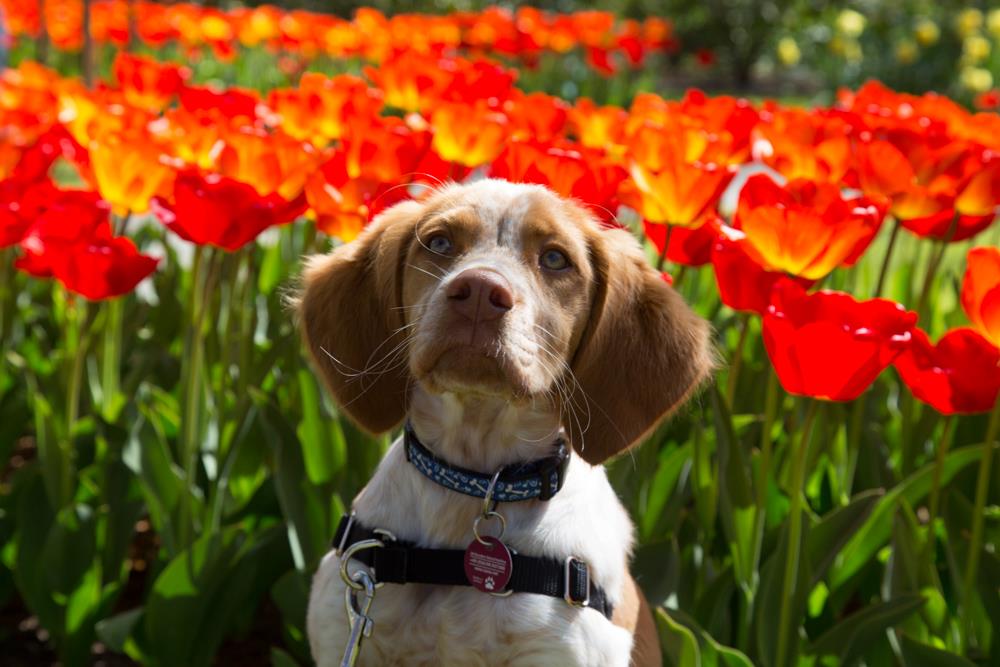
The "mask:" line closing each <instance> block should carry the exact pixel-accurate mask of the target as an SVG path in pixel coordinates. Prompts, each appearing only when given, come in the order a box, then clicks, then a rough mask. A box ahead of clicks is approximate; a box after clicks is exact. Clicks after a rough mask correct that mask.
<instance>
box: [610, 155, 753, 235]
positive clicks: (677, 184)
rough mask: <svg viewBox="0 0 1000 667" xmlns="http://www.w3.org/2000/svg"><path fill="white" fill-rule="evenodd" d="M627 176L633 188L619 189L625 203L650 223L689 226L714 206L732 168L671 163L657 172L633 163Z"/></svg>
mask: <svg viewBox="0 0 1000 667" xmlns="http://www.w3.org/2000/svg"><path fill="white" fill-rule="evenodd" d="M630 173H631V175H632V182H633V184H634V189H629V188H626V189H624V190H623V192H622V200H623V201H624V202H625V203H627V204H628V205H630V206H631V207H632V208H634V209H636V210H637V211H638V212H639V215H641V216H642V217H643V218H645V219H646V220H649V221H650V222H655V223H661V224H668V225H678V226H680V227H692V226H695V225H696V224H700V223H701V217H702V215H703V214H704V213H705V212H706V211H708V210H709V209H712V208H714V207H715V204H716V202H717V201H718V200H719V197H720V196H722V192H723V191H724V190H725V189H726V187H727V186H728V185H729V182H730V181H731V180H732V179H733V176H734V175H735V174H736V168H735V167H722V166H719V165H715V164H708V165H705V164H701V163H697V162H695V163H687V162H683V161H681V160H673V161H671V162H669V163H668V164H666V165H665V166H664V168H663V169H662V170H661V171H659V172H656V171H652V170H651V169H647V168H646V167H643V166H642V165H640V164H634V165H632V168H631V170H630ZM626 183H627V182H626Z"/></svg>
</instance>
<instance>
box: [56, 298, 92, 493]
mask: <svg viewBox="0 0 1000 667" xmlns="http://www.w3.org/2000/svg"><path fill="white" fill-rule="evenodd" d="M68 299H70V300H71V301H70V306H69V313H70V315H69V318H68V321H67V323H66V324H67V335H66V350H67V353H68V354H69V356H70V357H71V359H72V360H71V362H70V365H69V368H68V369H67V379H66V405H65V410H66V412H65V419H66V428H65V431H64V432H63V437H61V438H59V440H58V442H57V445H56V446H57V447H58V449H59V460H58V462H57V463H56V465H57V466H58V467H59V496H58V501H57V502H58V503H59V504H58V506H59V507H63V506H64V505H65V504H66V503H68V502H69V501H70V500H72V498H73V482H74V477H75V473H74V471H73V454H74V452H73V432H74V430H76V422H77V421H78V420H79V418H80V396H81V394H82V392H83V369H84V367H85V365H86V360H87V349H88V348H89V346H90V337H91V325H92V324H93V322H94V313H95V309H94V308H93V306H91V304H90V303H89V302H84V301H83V300H81V299H78V298H77V297H75V296H69V297H68Z"/></svg>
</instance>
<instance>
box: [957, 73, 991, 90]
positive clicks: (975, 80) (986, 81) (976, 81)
mask: <svg viewBox="0 0 1000 667" xmlns="http://www.w3.org/2000/svg"><path fill="white" fill-rule="evenodd" d="M959 80H960V81H961V82H962V86H963V87H964V88H966V89H967V90H970V91H972V92H974V93H982V92H986V91H987V90H989V89H990V88H992V87H993V75H992V74H991V73H990V71H989V70H988V69H984V68H982V67H964V68H962V71H961V73H960V74H959Z"/></svg>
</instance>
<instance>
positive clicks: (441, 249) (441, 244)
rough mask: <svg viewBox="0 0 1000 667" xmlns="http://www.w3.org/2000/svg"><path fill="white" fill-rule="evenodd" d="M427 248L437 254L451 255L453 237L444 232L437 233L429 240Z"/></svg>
mask: <svg viewBox="0 0 1000 667" xmlns="http://www.w3.org/2000/svg"><path fill="white" fill-rule="evenodd" d="M427 249H428V250H430V251H431V252H433V253H434V254H436V255H450V254H451V251H452V249H453V246H452V244H451V239H449V238H448V237H447V236H445V235H444V234H437V235H435V236H432V237H430V239H428V240H427Z"/></svg>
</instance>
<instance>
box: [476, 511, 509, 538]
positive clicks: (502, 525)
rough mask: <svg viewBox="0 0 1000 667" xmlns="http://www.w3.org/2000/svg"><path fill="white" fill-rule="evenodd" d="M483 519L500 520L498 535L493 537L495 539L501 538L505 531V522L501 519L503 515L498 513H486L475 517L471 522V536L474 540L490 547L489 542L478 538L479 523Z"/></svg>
mask: <svg viewBox="0 0 1000 667" xmlns="http://www.w3.org/2000/svg"><path fill="white" fill-rule="evenodd" d="M483 519H500V533H499V534H498V535H497V536H496V537H495V539H498V540H499V539H501V538H503V534H504V533H505V532H506V531H507V520H506V519H504V518H503V514H500V513H499V512H493V511H490V512H487V513H486V514H482V515H480V516H477V517H476V520H475V521H473V522H472V534H473V535H475V536H476V540H477V541H478V542H479V543H480V544H482V545H483V546H487V547H488V546H491V545H490V543H489V542H487V541H486V540H484V539H483V538H482V537H480V536H479V522H480V521H482V520H483Z"/></svg>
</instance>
